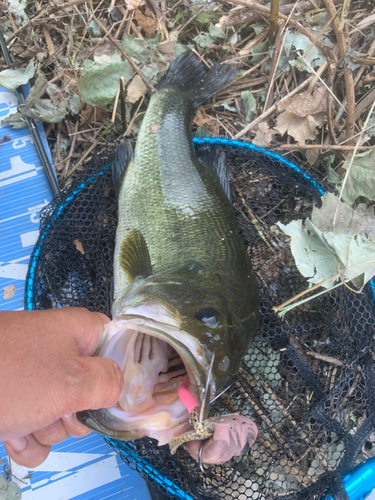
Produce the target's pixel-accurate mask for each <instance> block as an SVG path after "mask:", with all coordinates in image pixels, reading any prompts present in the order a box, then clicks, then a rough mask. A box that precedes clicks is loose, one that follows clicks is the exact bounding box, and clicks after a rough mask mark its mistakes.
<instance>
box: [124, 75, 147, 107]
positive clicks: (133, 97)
mask: <svg viewBox="0 0 375 500" xmlns="http://www.w3.org/2000/svg"><path fill="white" fill-rule="evenodd" d="M146 91H147V87H146V84H145V83H144V82H143V80H142V78H141V77H140V76H139V75H135V77H134V78H133V80H132V81H131V82H130V84H129V86H128V88H127V93H126V100H127V102H131V103H134V102H137V101H138V99H139V98H140V97H142V96H143V95H144V94H145V93H146Z"/></svg>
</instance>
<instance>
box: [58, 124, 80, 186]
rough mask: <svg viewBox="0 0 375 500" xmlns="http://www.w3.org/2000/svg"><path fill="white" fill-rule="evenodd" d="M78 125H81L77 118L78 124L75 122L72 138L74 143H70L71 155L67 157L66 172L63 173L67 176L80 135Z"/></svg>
mask: <svg viewBox="0 0 375 500" xmlns="http://www.w3.org/2000/svg"><path fill="white" fill-rule="evenodd" d="M78 125H79V121H78V120H77V121H76V124H75V127H74V133H73V139H72V143H71V145H70V150H69V155H68V158H67V159H66V164H65V167H64V172H63V174H62V175H63V177H66V173H67V171H68V170H69V166H70V161H71V159H72V156H73V153H74V148H75V147H76V142H77V137H78V136H77V132H78ZM69 135H71V134H69Z"/></svg>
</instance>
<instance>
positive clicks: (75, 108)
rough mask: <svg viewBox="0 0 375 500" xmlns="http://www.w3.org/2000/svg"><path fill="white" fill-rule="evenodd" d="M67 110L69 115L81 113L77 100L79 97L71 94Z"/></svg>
mask: <svg viewBox="0 0 375 500" xmlns="http://www.w3.org/2000/svg"><path fill="white" fill-rule="evenodd" d="M68 110H69V112H70V114H71V115H73V116H74V115H78V113H79V112H80V111H81V102H80V100H79V95H77V94H73V95H72V96H71V97H70V99H69V103H68Z"/></svg>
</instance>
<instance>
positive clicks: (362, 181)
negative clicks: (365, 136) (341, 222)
mask: <svg viewBox="0 0 375 500" xmlns="http://www.w3.org/2000/svg"><path fill="white" fill-rule="evenodd" d="M350 159H351V156H348V157H347V159H346V160H345V163H344V165H343V168H344V169H345V170H346V169H347V168H348V166H349V162H350ZM358 196H365V197H366V198H368V199H369V200H372V201H375V146H373V147H372V148H371V149H369V150H368V151H365V152H363V153H359V154H356V155H355V158H354V160H353V164H352V166H351V169H350V173H349V176H348V178H347V181H346V184H345V187H344V191H343V195H342V197H343V199H344V200H345V201H346V202H347V203H350V204H351V205H352V204H353V203H354V202H355V200H356V199H357V198H358Z"/></svg>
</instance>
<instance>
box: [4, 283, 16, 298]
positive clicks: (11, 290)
mask: <svg viewBox="0 0 375 500" xmlns="http://www.w3.org/2000/svg"><path fill="white" fill-rule="evenodd" d="M16 291H17V288H16V287H15V286H14V285H8V286H5V287H4V288H3V299H4V300H9V299H12V298H13V297H14V294H15V293H16Z"/></svg>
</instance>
